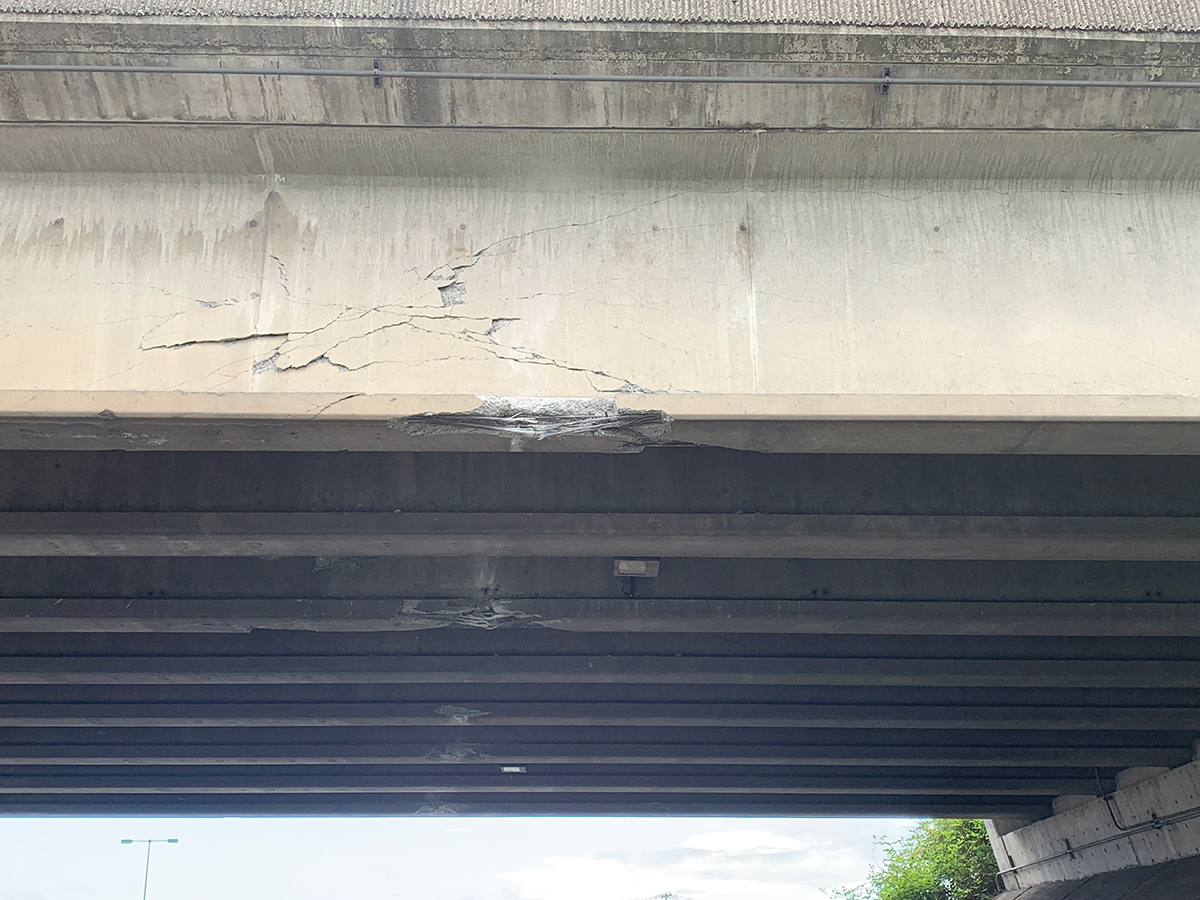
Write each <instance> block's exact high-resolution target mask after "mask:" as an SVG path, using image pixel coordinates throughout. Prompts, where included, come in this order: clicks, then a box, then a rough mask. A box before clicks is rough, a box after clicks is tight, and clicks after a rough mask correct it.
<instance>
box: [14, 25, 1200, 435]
mask: <svg viewBox="0 0 1200 900" xmlns="http://www.w3.org/2000/svg"><path fill="white" fill-rule="evenodd" d="M0 30H2V33H3V36H4V41H5V44H6V47H8V48H9V49H8V50H7V51H6V53H7V57H6V58H7V59H10V60H20V61H26V62H43V63H45V62H51V63H101V64H104V63H113V62H126V63H127V62H142V63H145V62H155V63H162V64H174V65H180V64H188V63H190V64H197V63H202V64H205V65H213V66H219V65H246V66H263V65H266V66H273V65H276V66H277V65H288V66H296V65H304V66H325V67H329V66H335V67H350V68H364V67H365V68H369V66H370V62H371V60H372V59H373V58H382V63H383V65H384V67H385V68H388V69H390V70H395V69H399V68H403V67H414V68H425V69H433V70H442V71H447V70H455V69H459V70H463V69H474V70H479V71H533V70H542V71H559V72H638V73H655V72H658V73H678V72H680V71H682V70H684V69H686V70H687V71H693V72H697V73H701V74H714V73H716V74H719V73H721V72H726V73H728V72H733V73H735V74H742V73H748V72H758V73H761V74H779V73H785V74H786V73H792V74H794V73H796V72H797V71H806V72H823V73H828V74H834V75H854V74H872V75H875V74H878V73H879V72H880V71H881V67H882V66H885V65H893V64H894V65H896V66H901V67H903V74H907V75H934V76H936V75H956V74H957V75H967V76H970V77H1022V78H1032V77H1048V76H1052V77H1065V75H1070V76H1071V77H1081V78H1093V79H1094V78H1126V79H1135V80H1136V79H1163V78H1167V79H1183V80H1187V79H1193V78H1195V77H1196V73H1197V72H1200V50H1198V48H1197V44H1196V41H1195V40H1194V39H1193V38H1191V37H1188V36H1185V35H1162V36H1159V38H1157V39H1156V40H1155V41H1153V42H1148V41H1146V40H1142V39H1136V40H1135V39H1131V38H1130V37H1129V36H1127V35H1119V34H1111V33H1109V34H1076V35H1070V36H1068V35H1065V34H1039V35H1036V36H1035V35H1031V34H1024V33H1017V32H1011V33H1010V32H979V33H970V34H967V33H963V34H957V33H955V34H950V33H940V32H931V31H927V30H922V29H914V30H910V31H895V30H880V29H876V30H871V29H851V30H849V31H837V30H831V29H819V28H811V27H789V28H782V29H781V28H772V27H762V26H732V25H730V26H725V25H696V26H690V27H688V28H665V27H662V26H651V25H646V26H638V27H622V28H616V27H612V26H607V25H588V26H580V25H573V26H564V25H552V24H548V23H524V24H521V23H510V24H508V25H505V26H503V27H500V28H492V27H484V26H481V25H478V24H471V23H457V24H451V23H448V22H426V23H413V22H408V23H397V22H383V23H374V22H372V23H365V22H350V23H342V22H337V23H333V24H331V23H329V22H321V21H315V20H290V21H274V22H264V21H249V20H235V21H225V22H221V23H214V24H213V26H212V27H211V28H204V29H197V28H195V27H194V25H193V23H191V22H187V21H182V20H171V19H154V18H151V19H106V18H97V17H89V16H71V17H68V18H54V17H39V16H36V15H34V16H27V15H20V14H14V15H11V16H8V17H7V18H5V19H4V21H3V22H2V23H0ZM895 74H901V70H900V69H896V70H895ZM0 80H2V84H3V90H0V116H2V117H3V118H4V120H5V124H4V127H3V128H0V172H3V173H4V174H3V175H2V176H0V203H2V204H3V209H4V216H3V217H2V218H0V321H2V322H3V325H2V326H0V359H2V360H3V362H2V363H0V389H3V391H4V392H5V393H3V394H2V395H0V399H2V401H3V402H2V403H0V413H3V415H0V419H3V422H2V427H0V441H2V442H3V445H4V446H14V447H25V446H29V447H34V446H38V447H47V446H80V444H79V443H78V442H80V441H83V442H85V443H84V444H82V445H83V446H91V447H105V446H121V447H130V446H144V447H188V446H209V447H225V448H232V447H236V446H241V447H246V446H267V445H270V446H294V447H296V448H300V447H302V446H303V447H309V448H323V449H335V448H339V447H359V448H376V449H384V448H390V449H402V448H404V447H409V446H413V447H416V446H418V445H420V446H423V447H428V448H437V447H441V448H443V449H446V448H453V447H463V448H479V447H499V446H505V445H506V444H505V438H504V437H503V436H502V435H499V434H496V433H484V432H487V430H488V429H486V428H485V429H475V431H474V432H472V433H471V434H463V433H458V432H453V430H451V431H447V430H446V429H430V428H428V427H423V426H427V425H428V424H429V423H428V422H427V421H425V420H423V419H421V418H420V417H421V416H422V415H423V414H426V413H437V414H454V415H459V414H466V413H470V414H472V416H473V417H474V418H475V419H478V418H479V410H481V409H484V408H485V407H486V406H487V404H488V403H489V402H491V401H489V400H487V399H486V398H495V397H500V398H508V399H506V400H503V401H502V402H504V403H507V404H509V406H510V407H512V408H519V409H522V410H526V411H527V410H528V408H529V403H527V402H526V401H521V400H519V398H575V399H576V400H586V401H588V402H589V403H591V402H592V401H595V400H596V399H598V398H605V399H606V400H607V402H608V404H609V407H611V410H612V411H613V415H618V416H619V415H622V413H620V410H623V409H624V410H635V411H637V410H641V411H646V410H648V411H651V412H652V413H656V414H658V419H659V422H660V423H661V425H662V429H663V430H662V433H661V434H660V435H659V437H658V438H657V439H658V440H662V441H668V440H669V441H691V442H697V443H717V444H725V445H727V446H738V447H749V448H754V449H767V450H791V451H797V450H821V449H825V450H851V451H854V450H886V451H889V452H910V451H913V450H925V451H928V450H935V449H942V450H952V451H956V452H981V451H991V452H995V451H1006V452H1146V453H1150V452H1154V453H1171V452H1196V451H1197V450H1200V430H1198V428H1200V391H1198V386H1200V353H1197V352H1196V349H1197V347H1200V307H1197V305H1196V303H1195V301H1194V297H1195V295H1196V291H1197V287H1198V285H1200V272H1198V270H1197V266H1196V263H1195V260H1196V259H1198V258H1200V254H1198V252H1197V251H1198V250H1200V206H1198V205H1197V203H1196V199H1197V196H1198V185H1200V163H1198V160H1200V139H1197V137H1196V133H1195V132H1194V131H1191V130H1190V129H1193V128H1195V127H1197V126H1200V118H1198V117H1200V102H1198V101H1197V97H1196V95H1195V94H1193V93H1189V92H1178V91H1162V90H1160V91H1146V90H1108V89H1106V90H1079V89H1057V88H1053V89H1046V88H1036V89H1023V88H1019V89H1001V88H981V87H972V88H958V87H955V88H928V89H926V88H920V89H913V90H907V89H905V90H902V89H901V88H900V87H899V86H897V87H895V88H893V89H892V90H890V91H888V92H882V91H880V90H876V89H874V88H871V87H865V88H864V87H847V86H836V87H828V88H825V87H821V88H814V89H812V90H809V89H807V88H805V89H803V90H798V89H795V88H787V87H781V86H762V85H709V86H703V87H701V86H697V85H645V84H643V85H621V86H614V85H608V86H605V85H597V84H587V85H581V84H554V85H545V84H520V85H518V84H512V83H487V84H475V83H471V84H464V83H452V82H436V81H435V82H420V83H412V84H405V83H400V82H395V83H394V82H390V81H389V82H385V83H384V85H383V86H382V87H375V86H374V85H373V84H372V83H371V81H370V79H341V80H339V79H331V78H314V77H296V78H260V77H216V76H170V75H163V76H159V75H120V76H116V75H83V74H72V75H63V74H50V73H40V74H29V73H25V74H12V73H9V74H5V75H4V76H3V77H2V79H0ZM239 123H241V124H239ZM247 123H249V124H247ZM806 129H819V130H817V131H809V130H806ZM1134 132H1137V133H1134ZM514 398H516V399H515V400H514ZM529 402H531V403H533V404H534V405H535V406H536V404H537V403H539V402H541V401H536V400H535V401H529ZM514 403H515V406H514V405H513V404H514ZM584 405H585V406H586V405H587V404H584ZM609 407H606V409H608V408H609ZM589 408H590V407H589ZM568 412H571V411H570V410H568ZM574 412H575V413H577V412H578V410H577V409H576V410H574ZM538 415H541V414H540V413H539V414H538ZM606 415H607V413H606ZM80 417H82V419H83V421H81V422H80V421H77V420H78V419H79V418H80ZM414 417H416V421H415V422H414V421H409V420H412V419H414ZM306 418H307V419H317V420H320V421H322V422H336V423H341V424H338V425H336V427H331V428H328V429H325V430H324V431H323V432H322V433H321V435H320V436H318V437H313V436H312V435H313V434H315V432H314V430H313V429H312V428H300V427H299V426H298V425H297V424H296V423H297V421H300V420H303V419H306ZM534 418H535V419H537V416H536V415H535V416H534ZM188 422H207V423H210V426H211V427H208V426H200V429H201V431H203V434H201V433H200V431H197V430H196V428H194V427H192V426H190V425H189V424H187V423H188ZM880 422H888V423H892V424H889V426H888V428H887V429H885V430H886V431H887V434H886V435H885V434H883V432H881V431H879V430H878V428H877V425H878V423H880ZM281 423H282V424H283V427H282V428H280V427H278V426H279V425H280V424H281ZM548 423H549V425H553V426H554V427H553V428H551V429H550V430H552V431H555V433H556V434H559V435H562V434H565V432H566V431H567V429H563V428H562V427H561V426H562V425H563V421H562V420H561V417H560V418H555V419H554V420H553V422H550V421H549V420H546V419H545V418H544V416H543V417H542V418H541V419H538V421H537V424H536V425H535V426H534V430H535V431H536V430H538V429H541V430H543V431H544V430H546V429H547V424H548ZM731 423H734V424H731ZM896 423H902V424H896ZM893 425H895V427H893ZM611 426H612V422H611V421H608V420H607V419H606V421H605V424H604V430H605V436H604V440H605V441H606V442H607V443H605V444H604V445H603V448H604V449H630V448H631V445H632V446H633V447H636V446H637V445H639V441H640V442H643V443H644V441H641V439H640V438H639V439H638V440H634V441H629V440H628V439H627V438H626V437H625V436H622V435H618V434H616V433H615V432H614V429H613V428H612V427H611ZM206 427H207V430H205V428H206ZM322 428H324V426H322ZM1097 429H1099V430H1097ZM493 430H494V429H493ZM452 432H453V433H452ZM595 437H596V435H594V434H593V435H584V436H582V437H581V436H580V435H579V434H566V436H565V437H556V438H555V439H554V443H556V444H558V445H559V446H558V447H557V449H562V448H566V449H572V448H573V449H583V447H581V446H580V445H579V442H580V441H582V442H583V443H584V444H587V443H589V442H591V443H593V444H594V443H595V442H594V440H593V438H595ZM572 441H575V442H576V443H575V444H572V443H571V442H572ZM72 442H75V443H72ZM87 442H90V443H87ZM531 443H534V444H538V445H539V446H541V445H543V444H547V445H548V444H549V443H550V442H548V441H546V442H543V441H534V442H531Z"/></svg>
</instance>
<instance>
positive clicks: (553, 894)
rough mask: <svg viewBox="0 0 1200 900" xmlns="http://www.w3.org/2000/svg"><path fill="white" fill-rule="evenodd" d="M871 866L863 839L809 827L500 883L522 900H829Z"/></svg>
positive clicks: (616, 855)
mask: <svg viewBox="0 0 1200 900" xmlns="http://www.w3.org/2000/svg"><path fill="white" fill-rule="evenodd" d="M697 826H698V827H700V828H703V827H705V825H704V824H702V823H697ZM797 826H799V827H797ZM788 831H790V832H791V833H790V834H788V833H784V832H788ZM870 862H871V859H870V847H869V845H867V846H864V841H863V836H862V835H861V834H854V835H851V834H847V833H844V832H842V831H840V830H838V829H835V830H833V831H826V830H823V829H821V828H820V826H819V825H818V824H817V823H816V822H813V821H812V820H810V821H809V822H808V823H803V824H801V823H789V824H785V825H781V826H780V827H778V828H772V829H767V828H738V829H727V830H724V831H701V832H697V833H693V834H691V835H687V836H685V837H683V838H682V839H680V840H677V841H676V842H674V843H673V844H672V845H669V846H667V847H660V848H653V847H643V848H641V849H639V850H633V851H628V850H627V851H624V852H610V853H603V854H595V855H591V856H583V855H580V856H550V857H547V858H546V859H544V860H543V861H542V862H541V863H540V864H538V865H535V866H529V867H526V868H523V869H519V870H517V871H512V872H506V873H502V874H501V875H500V877H501V878H503V879H506V880H508V881H509V882H511V883H512V884H513V885H514V886H515V887H516V888H517V896H518V897H519V898H520V900H647V898H653V897H657V896H659V895H662V894H670V895H672V896H677V897H679V898H681V900H826V898H827V893H826V892H827V891H829V890H830V889H832V888H835V887H840V886H842V885H845V884H851V883H855V882H857V881H861V880H862V879H863V878H864V877H865V875H866V869H867V866H868V865H869V864H870Z"/></svg>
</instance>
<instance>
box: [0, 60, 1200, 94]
mask: <svg viewBox="0 0 1200 900" xmlns="http://www.w3.org/2000/svg"><path fill="white" fill-rule="evenodd" d="M0 72H49V73H59V74H69V73H80V74H95V75H103V74H108V75H219V76H222V77H224V76H229V75H238V76H251V77H265V76H274V77H325V78H372V79H374V80H375V83H376V84H377V85H379V84H380V83H381V82H382V80H383V79H385V78H393V79H427V80H437V81H543V82H585V83H600V84H626V83H631V84H762V85H768V84H778V85H869V86H873V87H880V88H889V87H891V86H893V85H914V86H944V87H1013V88H1029V87H1041V88H1119V89H1131V90H1132V89H1138V90H1140V89H1143V88H1147V89H1152V88H1169V89H1174V90H1196V89H1200V81H1144V80H1143V81H1122V80H1103V81H1099V80H1091V79H1072V78H961V77H948V78H934V77H928V78H926V77H907V76H895V75H891V74H887V73H886V72H885V74H883V75H849V76H838V75H797V76H791V75H617V74H611V73H608V74H605V73H601V74H575V73H571V74H567V73H560V72H428V71H426V72H409V71H389V70H387V69H381V68H378V67H376V68H372V69H310V68H290V69H273V68H258V67H235V66H231V67H228V68H213V67H211V66H126V65H66V64H58V63H3V64H0Z"/></svg>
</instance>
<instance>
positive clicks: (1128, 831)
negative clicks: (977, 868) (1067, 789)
mask: <svg viewBox="0 0 1200 900" xmlns="http://www.w3.org/2000/svg"><path fill="white" fill-rule="evenodd" d="M1136 774H1138V775H1139V776H1140V777H1141V780H1138V779H1137V778H1130V777H1128V776H1127V777H1125V778H1122V777H1121V776H1120V775H1118V777H1117V784H1118V789H1117V790H1115V791H1114V792H1113V793H1112V794H1111V795H1109V796H1107V797H1101V798H1099V799H1097V798H1095V797H1092V798H1088V799H1087V801H1086V802H1082V801H1083V799H1084V798H1082V797H1081V798H1079V801H1077V802H1074V803H1065V804H1059V803H1057V802H1056V803H1055V810H1056V813H1057V814H1056V815H1054V816H1052V817H1050V818H1048V819H1043V820H1042V821H1040V822H1035V823H1033V824H1031V825H1026V826H1024V827H1022V828H1017V829H1016V830H1014V831H1011V832H1009V833H1007V834H1001V828H998V827H995V826H993V827H992V828H991V829H990V836H991V838H992V846H993V848H994V849H995V851H996V858H997V860H998V861H999V862H1000V868H1001V872H1002V875H1001V877H1002V878H1003V879H1004V883H1005V886H1006V887H1008V888H1010V889H1015V888H1028V887H1032V886H1035V885H1040V884H1044V883H1046V882H1064V881H1072V880H1075V881H1077V880H1078V879H1082V878H1089V877H1091V876H1093V875H1098V874H1101V873H1105V872H1115V871H1118V870H1121V869H1129V868H1134V867H1139V866H1152V865H1157V864H1159V863H1166V862H1171V861H1173V860H1178V859H1183V858H1187V857H1195V856H1197V855H1200V762H1192V763H1189V764H1188V765H1185V766H1181V767H1179V768H1178V769H1173V770H1170V771H1167V772H1164V773H1162V774H1158V775H1152V774H1150V773H1148V772H1144V771H1140V770H1138V772H1137V773H1136ZM1131 781H1132V782H1133V783H1132V784H1129V782H1131ZM1122 784H1125V785H1127V786H1124V787H1121V785H1122ZM1064 806H1065V807H1070V808H1067V809H1065V810H1063V809H1062V808H1063V807H1064ZM1060 810H1062V811H1060ZM1193 886H1194V882H1193ZM1018 896H1020V895H1018ZM1033 896H1036V897H1040V896H1041V895H1040V894H1035V895H1033ZM1072 896H1074V895H1072ZM1096 896H1103V897H1109V896H1114V897H1115V896H1121V895H1120V894H1110V893H1100V894H1097V895H1096ZM1147 896H1150V895H1147ZM1156 896H1157V895H1156ZM1172 896H1175V895H1172ZM1178 896H1183V895H1178ZM1189 896H1194V894H1193V895H1189Z"/></svg>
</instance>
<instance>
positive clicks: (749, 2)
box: [0, 0, 1200, 32]
mask: <svg viewBox="0 0 1200 900" xmlns="http://www.w3.org/2000/svg"><path fill="white" fill-rule="evenodd" d="M0 9H2V10H6V11H9V12H37V13H58V14H62V13H66V14H72V13H88V14H98V15H105V14H111V15H136V16H161V15H174V16H273V17H313V18H325V17H337V18H351V19H353V18H383V19H485V20H487V19H491V20H562V21H569V22H588V21H601V22H603V21H613V22H778V23H797V24H810V25H867V26H871V25H911V26H929V27H954V28H963V27H966V28H1036V29H1085V30H1111V31H1127V32H1146V31H1197V30H1200V3H1197V2H1196V0H1077V2H1066V0H742V2H738V3H733V2H729V0H532V2H531V0H198V2H193V0H4V2H3V3H0Z"/></svg>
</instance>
